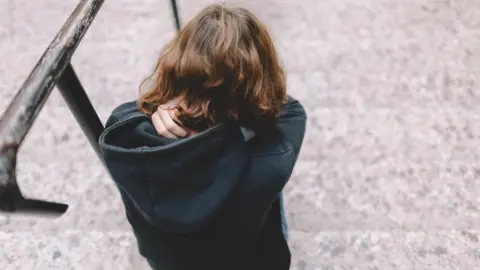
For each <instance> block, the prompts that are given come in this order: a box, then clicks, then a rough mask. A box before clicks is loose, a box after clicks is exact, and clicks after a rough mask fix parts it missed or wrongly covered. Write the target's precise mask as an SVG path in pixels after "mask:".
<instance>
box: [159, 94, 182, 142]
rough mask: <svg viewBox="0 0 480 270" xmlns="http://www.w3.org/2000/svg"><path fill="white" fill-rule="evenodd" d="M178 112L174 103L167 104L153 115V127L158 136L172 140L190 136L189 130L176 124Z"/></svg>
mask: <svg viewBox="0 0 480 270" xmlns="http://www.w3.org/2000/svg"><path fill="white" fill-rule="evenodd" d="M177 112H178V111H177V109H176V105H175V104H174V103H167V104H164V105H161V106H158V108H157V111H156V112H155V113H154V114H152V122H153V126H154V127H155V130H156V131H157V133H158V135H160V136H163V137H167V138H171V139H178V138H184V137H188V136H189V135H190V132H189V130H187V129H186V128H184V127H182V126H180V125H179V124H177V123H176V122H175V120H176V115H175V114H176V113H177ZM174 119H175V120H174ZM177 122H178V121H177Z"/></svg>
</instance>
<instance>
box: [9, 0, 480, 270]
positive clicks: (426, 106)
mask: <svg viewBox="0 0 480 270" xmlns="http://www.w3.org/2000/svg"><path fill="white" fill-rule="evenodd" d="M178 2H179V10H180V12H181V17H182V19H183V20H184V21H185V20H186V19H188V18H190V17H191V16H193V14H195V13H196V12H197V11H199V10H200V9H201V8H203V7H204V6H205V5H206V4H208V3H212V2H219V1H213V0H210V1H208V0H195V1H191V0H178ZM474 2H475V1H468V0H459V1H431V0H416V1H413V0H405V1H396V0H377V1H367V0H337V1H318V0H298V1H290V0H289V1H287V0H262V1H258V0H237V1H228V3H229V4H231V5H242V6H245V7H247V8H250V9H251V10H253V11H254V12H255V13H257V14H258V15H259V16H260V17H261V18H262V19H263V20H264V21H265V22H266V23H267V25H268V26H269V27H270V29H271V31H272V35H273V37H274V39H275V40H276V42H277V46H278V48H279V53H280V55H281V57H282V59H283V60H284V63H285V66H286V68H287V71H288V86H289V91H290V93H291V94H293V95H294V96H296V97H297V98H298V99H300V100H301V101H302V103H303V104H304V105H305V107H306V109H307V111H308V114H309V120H308V133H307V136H306V139H305V144H304V147H303V151H302V155H301V157H300V160H299V162H298V164H297V167H296V169H295V171H294V174H293V177H292V180H291V182H290V184H289V185H288V186H287V189H286V192H285V197H286V207H287V211H288V220H289V223H290V229H291V232H290V237H291V238H290V242H291V247H292V253H293V255H294V266H293V267H292V269H296V270H317V269H325V270H327V269H329V270H337V269H338V270H344V269H355V270H357V269H360V270H363V269H365V270H367V269H368V270H369V269H381V270H389V269H405V270H411V269H414V270H417V269H418V270H425V269H428V270H450V269H459V270H475V269H480V240H479V239H480V210H479V208H480V196H479V194H480V193H479V191H480V180H479V178H480V165H479V163H478V160H479V158H480V154H479V152H478V151H477V144H478V141H479V139H480V124H479V123H480V122H479V120H480V109H479V108H478V106H477V104H478V103H479V101H480V90H479V87H478V78H479V75H480V68H479V66H478V63H479V62H480V49H479V48H480V36H479V33H480V8H479V7H478V5H475V3H474ZM76 4H77V0H63V1H54V0H43V1H27V0H0V59H2V60H1V61H0V112H2V111H3V109H4V108H5V106H6V105H7V104H8V102H9V101H10V100H11V98H12V97H13V95H14V93H15V92H16V90H17V89H18V88H19V87H20V85H21V84H22V83H23V81H24V80H25V78H26V76H27V75H28V73H29V72H30V70H31V68H32V67H33V66H34V64H35V63H36V61H37V60H38V59H39V57H40V55H41V54H42V53H43V51H44V50H45V48H46V47H47V45H48V44H49V42H50V41H51V40H52V38H53V36H54V35H55V34H56V32H57V31H58V30H59V29H60V27H61V26H62V24H63V23H64V22H65V20H66V19H67V17H68V16H69V14H70V12H71V11H72V10H73V8H74V7H75V5H76ZM173 35H174V24H173V20H172V16H171V13H170V7H169V1H166V0H164V1H158V0H155V1H154V0H143V1H136V0H116V1H106V2H105V4H104V7H103V8H102V10H101V11H100V13H99V15H98V17H97V19H96V20H95V21H94V23H93V25H92V26H91V28H90V30H89V32H88V33H87V35H86V36H85V38H84V41H83V42H82V43H81V45H80V46H79V48H78V50H77V53H76V54H75V55H74V58H73V66H74V68H75V69H76V71H77V73H78V76H79V77H80V79H81V81H82V83H83V85H84V87H85V89H86V91H87V92H88V94H89V96H90V97H91V99H92V102H93V104H94V106H95V108H97V110H98V113H99V115H100V117H101V118H102V120H106V117H107V116H108V114H109V113H110V111H111V110H112V109H113V108H114V107H115V106H116V105H118V104H120V103H122V102H124V101H126V100H132V99H134V98H135V97H136V94H137V90H138V85H139V83H140V81H141V80H142V79H143V78H144V77H145V76H146V75H148V72H149V71H150V69H151V68H152V66H153V63H154V61H155V58H156V57H157V55H158V52H159V51H160V49H161V46H162V45H163V44H164V43H165V42H166V41H167V40H168V39H169V38H171V37H172V36H173ZM18 170H19V182H20V184H21V187H22V189H23V192H24V193H25V194H26V195H27V196H33V197H37V198H44V199H49V200H56V201H61V202H67V203H69V204H70V208H69V210H68V212H67V213H66V214H65V215H64V216H62V217H61V218H59V219H55V220H49V219H40V218H37V217H35V218H33V217H18V216H17V217H13V216H0V247H1V248H0V269H6V270H13V269H22V270H23V269H25V270H30V269H39V270H50V269H119V270H123V269H134V270H137V269H139V270H143V269H148V267H147V266H146V265H145V262H144V261H143V259H142V258H141V257H140V256H139V255H138V252H137V248H136V243H135V239H134V238H133V237H132V235H131V233H130V228H129V226H128V224H127V222H126V220H125V218H124V213H123V208H122V205H121V202H120V198H119V196H118V194H117V191H116V188H115V187H114V186H113V184H112V183H111V181H110V179H109V176H108V174H107V173H106V172H105V170H104V168H103V167H102V165H101V164H100V162H99V161H98V160H97V158H96V156H95V155H94V152H93V150H92V149H91V148H90V146H89V144H88V142H87V140H86V139H85V138H84V136H83V134H82V131H81V130H80V128H79V126H78V124H77V123H76V122H75V120H74V118H73V116H72V115H71V114H70V112H69V110H68V108H67V106H66V104H65V102H64V101H63V100H62V98H61V97H60V95H59V94H58V93H56V92H55V91H54V92H53V93H52V95H51V97H50V98H49V100H48V102H47V104H46V106H45V107H44V110H43V111H42V112H41V114H40V116H39V119H38V120H37V122H36V123H35V125H34V127H33V128H32V131H31V132H30V134H29V135H28V137H27V139H26V141H25V143H24V145H23V146H22V149H21V152H20V156H19V168H18Z"/></svg>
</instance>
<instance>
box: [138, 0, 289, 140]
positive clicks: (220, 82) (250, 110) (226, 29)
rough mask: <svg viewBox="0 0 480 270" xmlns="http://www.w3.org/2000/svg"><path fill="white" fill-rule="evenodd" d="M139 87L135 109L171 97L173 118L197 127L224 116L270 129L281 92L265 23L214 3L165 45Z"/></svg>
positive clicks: (280, 70)
mask: <svg viewBox="0 0 480 270" xmlns="http://www.w3.org/2000/svg"><path fill="white" fill-rule="evenodd" d="M147 83H148V86H146V85H147ZM144 87H146V88H144ZM142 88H144V91H142V92H141V94H140V97H139V99H138V107H139V109H140V111H141V112H143V113H146V114H152V113H153V112H155V110H156V109H157V107H158V106H159V105H162V104H165V103H167V102H170V101H172V100H175V99H177V100H178V102H179V103H178V106H177V109H178V114H177V116H178V119H179V121H180V122H181V123H182V124H183V125H184V126H186V127H188V128H191V129H194V130H198V131H201V130H204V129H207V128H209V127H211V126H214V125H215V124H217V123H219V122H223V121H229V120H235V121H238V122H239V123H240V124H241V125H243V126H245V127H247V128H252V129H254V130H259V129H263V128H269V127H272V126H273V124H274V123H275V120H276V117H277V115H278V113H279V112H280V109H281V107H282V105H283V103H284V102H285V101H286V96H287V94H286V86H285V74H284V70H283V68H282V67H281V65H280V62H279V58H278V56H277V52H276V50H275V47H274V44H273V41H272V38H271V37H270V35H269V33H268V31H267V28H266V26H265V25H264V24H263V23H262V22H260V21H259V20H258V19H257V18H256V17H255V16H254V15H253V14H252V13H251V12H250V11H248V10H246V9H244V8H226V7H224V6H222V5H217V4H215V5H210V6H208V7H206V8H205V9H204V10H202V11H201V12H200V13H199V14H198V15H197V16H195V17H194V18H193V19H192V20H191V21H190V22H188V23H187V24H186V25H185V27H183V29H182V30H181V31H180V33H179V34H178V35H177V36H176V37H175V38H174V39H173V40H172V41H171V42H170V43H168V44H167V45H166V47H165V48H164V49H163V52H162V53H161V55H160V57H159V60H158V62H157V64H156V67H155V70H154V72H153V74H152V75H151V76H150V77H148V78H147V79H146V80H145V81H144V83H142Z"/></svg>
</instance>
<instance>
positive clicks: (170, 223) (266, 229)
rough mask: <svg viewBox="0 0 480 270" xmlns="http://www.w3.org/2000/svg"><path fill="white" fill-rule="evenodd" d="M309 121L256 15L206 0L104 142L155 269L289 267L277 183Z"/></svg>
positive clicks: (282, 181) (115, 116)
mask: <svg viewBox="0 0 480 270" xmlns="http://www.w3.org/2000/svg"><path fill="white" fill-rule="evenodd" d="M305 123H306V113H305V110H304V108H303V107H302V105H301V104H300V103H299V102H298V101H297V100H295V99H294V98H293V97H292V96H290V95H287V92H286V76H285V72H284V70H283V68H282V66H281V64H280V60H279V57H278V56H277V52H276V50H275V47H274V44H273V41H272V38H271V37H270V35H269V33H268V30H267V28H266V26H265V25H264V24H263V23H262V22H260V21H259V19H258V18H257V17H255V16H254V15H253V14H252V13H251V12H250V11H248V10H247V9H244V8H228V7H226V6H223V5H210V6H208V7H206V8H205V9H203V10H202V11H201V12H200V13H199V14H198V15H197V16H195V17H194V18H193V19H192V20H191V21H190V22H188V23H187V24H186V25H185V26H184V27H183V29H181V31H180V32H179V34H178V35H177V36H176V37H175V38H174V39H173V40H172V41H171V42H170V43H168V44H167V45H166V47H165V48H164V49H163V51H162V53H161V55H160V57H159V59H158V62H157V64H156V66H155V69H154V71H153V73H152V75H151V76H149V77H148V78H147V79H146V80H145V81H144V82H143V83H142V87H141V92H140V95H139V98H138V100H136V101H132V102H127V103H125V104H122V105H120V106H119V107H117V108H115V109H114V110H113V112H112V114H111V116H110V117H109V119H108V120H107V123H106V129H105V131H104V132H103V133H102V135H101V136H100V139H99V144H100V147H101V150H102V153H103V157H104V161H105V164H106V166H107V168H108V170H109V171H110V174H111V176H112V178H113V180H114V182H115V183H116V185H117V186H118V189H119V191H120V195H121V197H122V201H123V203H124V205H125V211H126V217H127V219H128V221H129V223H130V224H131V227H132V229H133V232H134V234H135V237H136V239H137V243H138V247H139V251H140V253H141V254H142V256H144V257H145V258H146V259H147V261H148V262H149V264H150V266H151V267H152V268H153V269H162V270H184V269H185V270H186V269H188V270H191V269H209V270H216V269H221V270H246V269H249V270H254V269H259V270H260V269H261V270H270V269H272V270H273V269H274V270H283V269H289V268H290V261H291V254H290V250H289V247H288V244H287V238H286V236H287V235H286V228H285V227H284V226H283V225H285V223H284V214H283V205H282V189H283V188H284V186H285V185H286V183H287V181H288V180H289V178H290V176H291V173H292V170H293V168H294V165H295V162H296V160H297V157H298V155H299V152H300V148H301V144H302V141H303V138H304V133H305Z"/></svg>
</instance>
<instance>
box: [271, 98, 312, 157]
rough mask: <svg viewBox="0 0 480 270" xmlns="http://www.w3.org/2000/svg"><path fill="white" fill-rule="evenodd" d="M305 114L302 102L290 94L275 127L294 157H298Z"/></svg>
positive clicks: (304, 125)
mask: <svg viewBox="0 0 480 270" xmlns="http://www.w3.org/2000/svg"><path fill="white" fill-rule="evenodd" d="M306 121H307V114H306V113H305V109H304V108H303V106H302V104H300V102H298V100H296V99H294V98H293V97H291V96H290V95H289V96H288V100H287V103H285V104H284V105H283V107H282V110H281V112H280V115H279V118H278V121H277V129H278V130H280V132H281V134H282V135H283V137H284V139H285V140H286V141H287V143H288V144H289V145H290V147H291V148H292V149H293V151H294V154H295V158H297V157H298V154H299V152H300V148H301V146H302V142H303V138H304V136H305V127H306Z"/></svg>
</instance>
